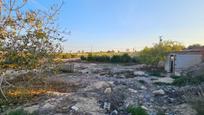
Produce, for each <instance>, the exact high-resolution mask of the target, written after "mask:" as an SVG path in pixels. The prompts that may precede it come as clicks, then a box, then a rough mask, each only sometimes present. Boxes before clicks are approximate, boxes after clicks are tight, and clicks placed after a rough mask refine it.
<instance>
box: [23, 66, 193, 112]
mask: <svg viewBox="0 0 204 115" xmlns="http://www.w3.org/2000/svg"><path fill="white" fill-rule="evenodd" d="M74 66H75V72H74V73H62V74H58V75H57V76H53V77H50V78H49V79H52V80H59V79H60V80H63V81H66V82H68V83H69V82H74V83H78V84H80V86H81V87H80V88H79V89H77V91H75V92H70V93H59V92H49V95H52V96H50V98H48V99H41V100H40V101H39V102H35V103H27V104H25V105H21V106H20V107H21V108H23V109H24V110H26V111H28V112H30V113H32V112H34V111H37V112H38V113H39V114H40V115H128V113H127V109H126V108H127V107H128V106H130V105H135V106H141V107H142V108H144V109H146V110H147V111H148V113H149V114H150V115H157V114H159V113H160V114H166V115H195V114H196V112H195V110H193V109H192V108H191V106H189V105H188V104H187V103H186V102H185V101H184V99H183V97H182V95H183V92H182V87H176V86H173V85H166V84H171V83H172V82H173V79H172V78H170V77H168V75H167V77H157V76H150V75H148V73H147V72H145V71H141V68H143V66H144V65H119V64H101V63H100V64H99V63H97V64H96V63H74Z"/></svg>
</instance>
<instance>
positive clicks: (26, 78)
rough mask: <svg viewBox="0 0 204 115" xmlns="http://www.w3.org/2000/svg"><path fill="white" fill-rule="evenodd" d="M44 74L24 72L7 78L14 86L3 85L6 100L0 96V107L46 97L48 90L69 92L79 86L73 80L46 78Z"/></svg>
mask: <svg viewBox="0 0 204 115" xmlns="http://www.w3.org/2000/svg"><path fill="white" fill-rule="evenodd" d="M48 78H49V77H47V76H45V75H36V74H31V73H29V74H26V75H23V76H19V77H16V78H15V79H12V80H9V81H8V82H9V83H11V84H13V85H14V86H15V87H4V92H5V94H6V97H7V98H8V101H6V100H5V99H3V98H1V96H0V107H1V106H2V105H10V104H12V105H17V104H23V103H27V102H33V101H35V100H37V98H39V97H48V96H47V95H46V94H47V92H48V91H54V92H61V93H69V92H74V91H76V90H77V89H78V88H79V85H78V84H76V83H73V82H66V81H63V80H60V79H54V80H52V79H48Z"/></svg>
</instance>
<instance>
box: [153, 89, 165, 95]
mask: <svg viewBox="0 0 204 115" xmlns="http://www.w3.org/2000/svg"><path fill="white" fill-rule="evenodd" d="M153 94H154V95H155V96H158V95H165V92H164V90H162V89H160V90H155V91H153Z"/></svg>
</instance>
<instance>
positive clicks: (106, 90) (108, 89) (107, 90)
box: [104, 88, 112, 94]
mask: <svg viewBox="0 0 204 115" xmlns="http://www.w3.org/2000/svg"><path fill="white" fill-rule="evenodd" d="M111 92H112V90H111V88H106V89H105V91H104V93H106V94H110V93H111Z"/></svg>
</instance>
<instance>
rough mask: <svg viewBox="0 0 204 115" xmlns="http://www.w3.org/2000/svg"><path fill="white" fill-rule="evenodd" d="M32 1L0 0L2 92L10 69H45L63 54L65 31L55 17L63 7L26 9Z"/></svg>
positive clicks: (0, 77)
mask: <svg viewBox="0 0 204 115" xmlns="http://www.w3.org/2000/svg"><path fill="white" fill-rule="evenodd" d="M28 1H29V0H0V92H1V93H2V95H3V96H4V97H5V98H6V96H5V95H4V93H3V90H2V84H3V82H5V83H7V84H9V83H8V82H7V81H6V79H5V78H4V76H5V71H6V70H7V69H8V68H15V69H17V70H22V69H23V70H28V69H33V68H37V67H42V66H45V67H46V65H47V64H49V62H51V61H52V57H54V56H53V55H54V54H57V52H60V51H61V45H60V43H61V42H62V39H63V37H62V32H61V31H59V28H58V26H57V25H56V16H57V15H58V13H59V10H60V8H61V6H62V4H63V2H62V3H60V4H55V5H53V6H52V7H51V8H50V9H48V10H47V11H42V10H39V9H29V7H25V6H26V5H27V3H28Z"/></svg>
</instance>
